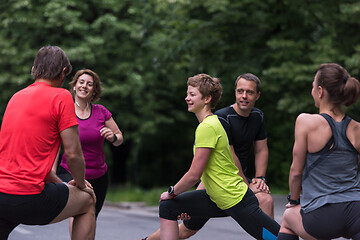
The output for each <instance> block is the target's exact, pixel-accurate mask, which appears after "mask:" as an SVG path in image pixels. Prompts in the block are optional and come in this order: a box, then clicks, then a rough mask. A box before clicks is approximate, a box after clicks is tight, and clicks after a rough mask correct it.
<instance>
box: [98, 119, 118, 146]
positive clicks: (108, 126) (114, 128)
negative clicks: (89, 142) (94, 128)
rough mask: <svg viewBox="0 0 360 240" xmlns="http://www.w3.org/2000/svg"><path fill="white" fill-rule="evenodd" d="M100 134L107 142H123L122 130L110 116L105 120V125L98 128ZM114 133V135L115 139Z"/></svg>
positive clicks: (115, 144)
mask: <svg viewBox="0 0 360 240" xmlns="http://www.w3.org/2000/svg"><path fill="white" fill-rule="evenodd" d="M100 134H101V136H103V137H104V138H105V139H106V140H108V141H109V142H112V144H113V145H114V146H119V145H121V144H122V143H123V141H124V137H123V134H122V132H121V131H120V129H119V127H118V125H117V124H116V122H115V120H114V119H113V118H112V117H111V118H110V119H109V120H107V121H106V122H105V127H103V128H102V129H101V130H100ZM114 134H115V135H116V141H115V142H113V141H114V140H115V137H114Z"/></svg>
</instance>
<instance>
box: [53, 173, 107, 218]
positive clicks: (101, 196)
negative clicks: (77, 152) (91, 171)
mask: <svg viewBox="0 0 360 240" xmlns="http://www.w3.org/2000/svg"><path fill="white" fill-rule="evenodd" d="M57 175H58V177H59V178H61V180H63V181H64V182H69V181H70V180H72V176H71V174H70V173H69V172H68V171H66V169H65V168H63V167H62V166H59V167H58V170H57ZM87 181H88V182H89V183H90V184H91V185H92V186H93V188H94V192H95V196H96V205H95V210H96V211H95V216H96V217H97V216H98V215H99V213H100V211H101V209H102V207H103V205H104V201H105V197H106V192H107V189H108V184H109V180H108V172H106V173H105V174H104V175H103V176H101V177H99V178H94V179H87Z"/></svg>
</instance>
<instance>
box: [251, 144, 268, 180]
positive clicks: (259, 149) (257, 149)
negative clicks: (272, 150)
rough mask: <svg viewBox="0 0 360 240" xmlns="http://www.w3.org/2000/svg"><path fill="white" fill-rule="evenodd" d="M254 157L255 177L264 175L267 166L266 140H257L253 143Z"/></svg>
mask: <svg viewBox="0 0 360 240" xmlns="http://www.w3.org/2000/svg"><path fill="white" fill-rule="evenodd" d="M254 155H255V171H256V172H255V177H260V176H264V177H265V175H266V169H267V165H268V157H269V150H268V146H267V139H264V140H258V141H255V142H254Z"/></svg>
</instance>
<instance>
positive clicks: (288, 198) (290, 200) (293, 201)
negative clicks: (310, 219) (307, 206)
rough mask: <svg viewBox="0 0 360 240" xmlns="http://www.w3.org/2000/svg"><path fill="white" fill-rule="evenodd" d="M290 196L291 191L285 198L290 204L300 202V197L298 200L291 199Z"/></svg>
mask: <svg viewBox="0 0 360 240" xmlns="http://www.w3.org/2000/svg"><path fill="white" fill-rule="evenodd" d="M290 197H291V193H289V195H288V196H287V200H288V201H289V203H290V204H293V205H298V204H300V198H299V199H298V200H293V199H291V198H290Z"/></svg>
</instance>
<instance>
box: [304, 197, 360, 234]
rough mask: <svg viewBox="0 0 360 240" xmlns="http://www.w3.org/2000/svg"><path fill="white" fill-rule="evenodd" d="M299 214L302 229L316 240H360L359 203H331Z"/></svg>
mask: <svg viewBox="0 0 360 240" xmlns="http://www.w3.org/2000/svg"><path fill="white" fill-rule="evenodd" d="M300 213H301V216H302V222H303V225H304V229H305V230H306V232H307V233H309V234H310V235H312V236H314V237H315V238H317V239H334V238H339V237H344V238H352V239H358V240H359V239H360V201H354V202H343V203H331V204H326V205H324V206H322V207H320V208H318V209H316V210H314V211H311V212H309V213H304V212H303V211H302V210H301V211H300Z"/></svg>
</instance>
